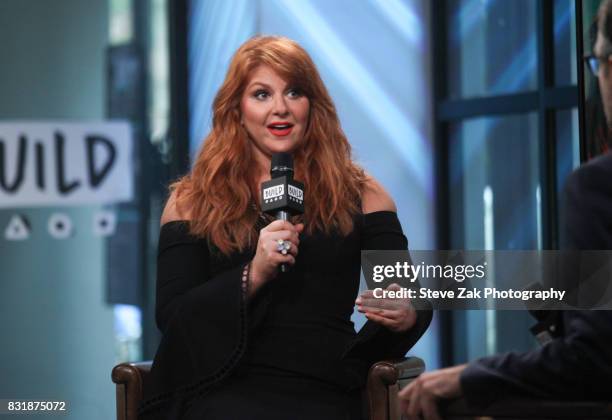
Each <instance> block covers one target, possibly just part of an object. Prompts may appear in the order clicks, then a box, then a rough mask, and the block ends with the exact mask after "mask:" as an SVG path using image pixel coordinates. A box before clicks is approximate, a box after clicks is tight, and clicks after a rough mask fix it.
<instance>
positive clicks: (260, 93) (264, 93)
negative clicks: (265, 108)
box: [253, 90, 270, 100]
mask: <svg viewBox="0 0 612 420" xmlns="http://www.w3.org/2000/svg"><path fill="white" fill-rule="evenodd" d="M253 96H254V97H255V98H256V99H260V100H264V99H266V98H267V97H268V96H270V95H269V93H268V92H267V91H265V90H258V91H256V92H255V93H254V94H253Z"/></svg>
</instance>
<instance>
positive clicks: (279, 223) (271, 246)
mask: <svg viewBox="0 0 612 420" xmlns="http://www.w3.org/2000/svg"><path fill="white" fill-rule="evenodd" d="M303 230H304V225H303V224H302V223H299V224H297V225H293V224H291V223H290V222H287V221H283V220H275V221H274V222H272V223H270V224H269V225H268V226H266V227H265V228H263V229H262V230H261V231H259V241H258V242H257V251H256V252H255V257H253V260H252V261H251V272H250V284H249V292H250V293H249V294H250V295H252V293H253V292H255V291H256V290H257V289H259V288H260V287H261V286H262V285H263V284H264V283H266V282H267V281H269V280H271V279H273V278H274V277H276V275H277V274H278V270H279V266H280V265H281V264H288V265H293V264H295V257H296V256H297V254H298V246H299V244H300V239H299V234H300V233H301V232H302V231H303ZM279 239H282V240H284V241H289V242H291V248H289V250H288V252H287V254H286V255H283V254H282V253H280V252H279V251H278V248H277V246H278V240H279Z"/></svg>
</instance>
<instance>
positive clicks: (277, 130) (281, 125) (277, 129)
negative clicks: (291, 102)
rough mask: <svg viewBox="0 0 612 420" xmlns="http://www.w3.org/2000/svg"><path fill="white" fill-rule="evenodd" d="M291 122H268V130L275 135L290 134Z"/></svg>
mask: <svg viewBox="0 0 612 420" xmlns="http://www.w3.org/2000/svg"><path fill="white" fill-rule="evenodd" d="M292 130H293V124H291V123H289V122H286V121H279V122H273V123H272V124H268V131H269V132H270V133H272V134H273V135H275V136H277V137H284V136H288V135H289V134H291V131H292Z"/></svg>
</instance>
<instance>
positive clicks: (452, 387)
mask: <svg viewBox="0 0 612 420" xmlns="http://www.w3.org/2000/svg"><path fill="white" fill-rule="evenodd" d="M466 366H467V365H465V364H464V365H459V366H453V367H450V368H446V369H440V370H434V371H433V372H426V373H423V374H421V375H420V376H419V377H418V378H417V379H415V380H414V381H413V382H411V383H410V384H409V385H408V386H406V387H405V388H404V389H402V390H401V391H400V392H399V395H398V397H399V400H400V404H401V409H402V413H403V414H404V415H405V416H406V417H407V418H408V419H409V420H410V419H425V420H439V419H441V417H440V414H439V413H438V408H437V405H436V404H437V400H439V399H441V398H457V397H459V396H461V383H460V382H459V376H460V375H461V372H463V370H464V369H465V367H466Z"/></svg>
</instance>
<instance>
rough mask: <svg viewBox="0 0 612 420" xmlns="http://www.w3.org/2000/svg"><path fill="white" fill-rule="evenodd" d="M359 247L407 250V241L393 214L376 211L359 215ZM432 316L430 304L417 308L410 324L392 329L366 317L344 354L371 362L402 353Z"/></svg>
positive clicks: (420, 332) (417, 337) (409, 346)
mask: <svg viewBox="0 0 612 420" xmlns="http://www.w3.org/2000/svg"><path fill="white" fill-rule="evenodd" d="M362 223H363V228H362V237H361V249H362V250H407V249H408V241H407V239H406V236H404V233H403V232H402V226H401V225H400V222H399V219H398V218H397V214H396V213H395V212H391V211H379V212H374V213H368V214H365V215H363V219H362ZM431 318H432V310H431V308H430V307H426V308H424V309H419V310H417V320H416V323H415V324H414V326H413V327H412V328H411V329H410V330H408V331H406V332H403V333H395V332H392V331H390V330H388V329H387V328H385V327H383V326H381V325H380V324H377V323H375V322H372V321H367V322H366V323H365V325H364V326H363V327H362V328H361V330H360V331H359V333H358V334H357V339H356V341H355V343H354V345H353V346H352V347H351V349H350V351H349V353H348V355H349V356H352V357H358V358H360V359H362V360H366V361H368V362H369V363H374V362H376V361H379V360H384V359H397V358H400V357H403V356H404V355H405V354H406V352H407V351H408V350H410V348H411V347H412V346H414V344H415V343H416V342H417V341H418V340H419V338H421V336H422V335H423V334H424V333H425V330H427V327H428V326H429V323H430V322H431Z"/></svg>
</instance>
